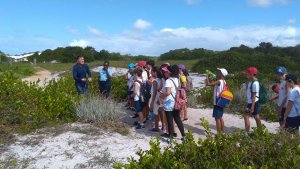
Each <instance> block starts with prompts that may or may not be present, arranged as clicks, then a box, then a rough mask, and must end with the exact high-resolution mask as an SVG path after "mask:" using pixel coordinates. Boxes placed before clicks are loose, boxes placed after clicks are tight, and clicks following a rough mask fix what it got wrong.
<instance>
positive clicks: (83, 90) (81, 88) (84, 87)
mask: <svg viewBox="0 0 300 169" xmlns="http://www.w3.org/2000/svg"><path fill="white" fill-rule="evenodd" d="M75 87H76V90H77V92H78V94H79V95H80V94H87V93H88V84H87V83H75Z"/></svg>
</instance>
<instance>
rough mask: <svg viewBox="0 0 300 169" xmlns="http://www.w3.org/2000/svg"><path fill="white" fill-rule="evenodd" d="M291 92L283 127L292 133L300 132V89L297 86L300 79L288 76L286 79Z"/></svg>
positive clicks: (291, 75)
mask: <svg viewBox="0 0 300 169" xmlns="http://www.w3.org/2000/svg"><path fill="white" fill-rule="evenodd" d="M285 80H286V82H287V85H288V86H289V87H290V91H289V93H288V97H287V100H288V102H287V106H286V110H285V113H284V119H283V126H284V127H285V128H286V129H287V130H288V131H290V132H296V133H298V132H299V126H300V88H299V86H298V85H297V83H298V78H297V76H295V75H293V74H288V75H287V76H286V78H285Z"/></svg>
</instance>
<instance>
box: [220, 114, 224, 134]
mask: <svg viewBox="0 0 300 169" xmlns="http://www.w3.org/2000/svg"><path fill="white" fill-rule="evenodd" d="M220 121H221V131H222V132H224V128H225V125H224V120H223V117H221V119H220Z"/></svg>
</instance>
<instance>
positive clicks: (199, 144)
mask: <svg viewBox="0 0 300 169" xmlns="http://www.w3.org/2000/svg"><path fill="white" fill-rule="evenodd" d="M201 123H202V125H203V126H204V128H205V131H206V133H207V138H206V139H201V138H200V139H199V140H198V141H195V139H194V138H193V135H192V134H191V133H188V134H187V136H186V138H185V140H184V141H183V142H182V144H180V143H176V142H174V143H173V144H171V145H169V146H168V147H166V148H165V149H161V146H160V141H159V140H158V139H157V140H156V141H150V150H138V151H137V152H136V154H137V155H138V156H139V159H138V160H136V159H134V158H133V157H131V158H129V159H128V164H121V163H117V164H115V165H114V167H115V168H118V167H124V168H128V169H134V168H147V169H157V168H183V169H193V168H195V169H198V168H298V167H299V166H300V146H299V144H300V137H299V135H291V134H289V133H287V132H284V131H280V132H279V133H277V134H271V133H269V132H268V131H267V130H266V129H265V128H264V127H262V128H259V129H256V128H255V129H254V132H253V133H248V134H247V133H245V132H244V131H242V130H239V131H236V132H233V133H229V134H217V135H215V136H212V133H211V132H210V129H209V127H208V122H207V121H205V120H204V119H201Z"/></svg>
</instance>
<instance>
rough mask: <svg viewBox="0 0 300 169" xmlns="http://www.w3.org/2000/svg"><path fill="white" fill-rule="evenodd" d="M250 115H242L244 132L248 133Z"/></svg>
mask: <svg viewBox="0 0 300 169" xmlns="http://www.w3.org/2000/svg"><path fill="white" fill-rule="evenodd" d="M249 118H250V114H249V113H245V114H244V120H245V130H246V132H249V131H250V119H249Z"/></svg>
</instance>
